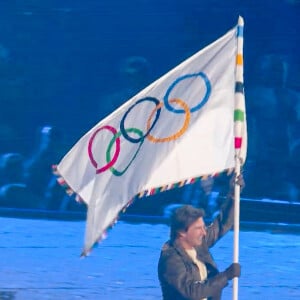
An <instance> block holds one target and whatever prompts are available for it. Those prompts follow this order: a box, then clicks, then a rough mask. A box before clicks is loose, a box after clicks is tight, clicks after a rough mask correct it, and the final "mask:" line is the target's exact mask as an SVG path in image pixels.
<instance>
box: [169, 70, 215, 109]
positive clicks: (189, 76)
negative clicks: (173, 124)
mask: <svg viewBox="0 0 300 300" xmlns="http://www.w3.org/2000/svg"><path fill="white" fill-rule="evenodd" d="M197 76H199V77H201V78H202V79H203V80H204V83H205V85H206V93H205V95H204V97H203V99H202V100H201V101H200V102H199V104H198V105H196V106H194V107H193V108H191V109H190V111H191V112H195V111H196V110H199V109H200V108H201V107H202V106H203V105H204V104H205V103H206V102H207V101H208V98H209V96H210V93H211V84H210V81H209V79H208V78H207V76H206V75H205V74H204V73H202V72H200V73H195V74H187V75H183V76H181V77H178V78H177V79H176V80H175V81H174V82H173V83H172V84H171V85H170V87H169V88H168V90H167V92H166V94H165V96H164V104H165V107H166V108H167V110H169V111H171V112H174V113H180V114H181V113H184V112H185V111H184V110H183V109H176V108H174V107H172V106H171V105H170V104H169V101H168V99H169V95H170V93H171V91H172V89H173V88H174V87H175V85H176V84H178V83H179V82H180V81H182V80H185V79H187V78H192V77H197Z"/></svg>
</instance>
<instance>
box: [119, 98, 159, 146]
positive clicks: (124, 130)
mask: <svg viewBox="0 0 300 300" xmlns="http://www.w3.org/2000/svg"><path fill="white" fill-rule="evenodd" d="M144 101H151V102H154V103H155V105H156V106H158V105H159V100H157V99H156V98H154V97H145V98H142V99H140V100H138V101H137V102H135V103H134V104H133V105H132V106H131V107H130V108H129V109H128V110H127V111H126V113H125V114H124V116H123V118H122V120H121V122H120V131H121V133H122V135H123V137H124V138H125V139H126V140H128V141H129V142H132V143H139V142H141V141H142V140H144V139H145V138H146V137H147V135H148V134H149V133H150V131H151V130H152V129H153V127H154V125H155V124H156V122H157V121H158V118H159V115H160V112H161V108H159V109H157V111H156V116H155V119H154V121H153V123H152V125H151V127H150V128H149V129H148V131H147V132H146V133H145V134H144V135H143V136H141V137H140V138H132V137H130V136H129V135H128V134H127V132H126V129H125V125H124V123H125V118H126V117H127V115H128V114H129V112H130V111H131V110H132V109H133V108H134V107H135V106H136V105H138V104H139V103H141V102H144Z"/></svg>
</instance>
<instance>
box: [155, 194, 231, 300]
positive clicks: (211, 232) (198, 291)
mask: <svg viewBox="0 0 300 300" xmlns="http://www.w3.org/2000/svg"><path fill="white" fill-rule="evenodd" d="M232 225H233V200H231V199H227V200H226V202H225V203H224V205H223V207H222V209H221V211H220V214H219V215H218V216H217V217H216V218H215V219H214V221H213V222H212V223H211V225H209V226H208V227H207V234H206V236H205V239H204V241H203V243H202V245H201V246H200V247H197V248H196V251H197V258H198V259H199V260H200V261H201V262H203V263H204V264H205V265H206V268H207V273H208V274H207V277H208V278H207V280H205V281H201V279H200V274H199V269H198V267H197V265H196V264H195V263H194V262H193V261H192V259H191V258H190V257H189V256H188V254H187V253H186V252H185V250H184V249H183V248H182V247H181V246H180V245H179V243H178V242H177V241H176V240H175V241H168V242H167V243H165V244H164V246H163V248H162V251H161V254H160V259H159V263H158V277H159V281H160V285H161V289H162V294H163V299H164V300H200V299H202V298H208V299H212V300H218V299H221V293H222V289H223V288H224V287H225V286H226V285H227V284H228V279H227V277H226V275H225V274H224V273H222V272H221V273H219V271H218V269H217V265H216V263H215V261H214V260H213V258H212V256H211V254H210V252H209V248H210V247H212V246H213V245H214V244H215V243H216V242H217V241H218V240H219V239H220V238H221V237H222V236H224V234H225V233H227V232H228V231H229V230H230V229H231V227H232Z"/></svg>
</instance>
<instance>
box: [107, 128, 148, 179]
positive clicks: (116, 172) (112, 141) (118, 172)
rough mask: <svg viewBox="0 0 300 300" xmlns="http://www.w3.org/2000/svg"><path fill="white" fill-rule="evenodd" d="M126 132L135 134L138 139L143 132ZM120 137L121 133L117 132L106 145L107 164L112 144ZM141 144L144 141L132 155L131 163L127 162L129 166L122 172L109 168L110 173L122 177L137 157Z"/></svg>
mask: <svg viewBox="0 0 300 300" xmlns="http://www.w3.org/2000/svg"><path fill="white" fill-rule="evenodd" d="M126 131H128V132H134V133H137V134H138V135H139V136H140V137H142V136H143V132H142V131H141V130H139V129H137V128H127V129H126ZM120 135H121V131H119V132H118V133H117V134H115V136H114V137H113V138H112V140H111V141H110V143H109V145H108V148H107V151H106V160H107V163H109V162H110V161H111V157H110V150H111V148H112V145H113V144H114V142H115V141H116V140H117V139H119V137H120ZM143 142H144V139H142V140H141V144H140V145H139V147H138V149H137V150H136V152H135V154H134V155H133V157H132V159H131V161H130V162H129V164H128V165H127V167H126V168H125V169H124V170H123V171H118V170H116V169H115V168H113V167H110V170H111V172H112V173H113V174H114V175H116V176H121V175H123V174H124V173H125V172H126V171H127V169H128V168H129V166H130V165H131V163H132V162H133V161H134V159H135V157H136V156H137V154H138V152H139V151H140V148H141V146H142V144H143Z"/></svg>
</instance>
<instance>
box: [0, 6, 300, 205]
mask: <svg viewBox="0 0 300 300" xmlns="http://www.w3.org/2000/svg"><path fill="white" fill-rule="evenodd" d="M299 12H300V3H299V1H296V0H295V1H291V0H290V1H288V0H286V1H284V0H282V1H280V0H273V1H268V0H262V1H252V0H245V1H236V0H228V1H215V0H204V1H199V0H185V1H178V0H177V1H174V0H173V1H169V0H159V1H158V0H151V1H148V0H128V1H124V0H84V1H83V0H81V1H79V0H52V1H49V0H43V1H42V0H27V1H25V0H14V1H13V0H1V1H0V154H4V153H7V152H18V153H21V154H22V155H23V156H24V157H25V159H27V158H30V157H31V155H32V153H33V152H34V149H35V147H36V140H37V134H38V132H39V130H40V128H42V127H43V126H45V125H51V126H55V127H56V128H58V129H59V131H60V132H61V133H62V135H63V143H64V147H65V149H69V148H71V146H72V145H73V143H74V142H76V141H77V140H78V139H79V138H80V137H81V135H82V134H84V133H85V132H86V131H87V130H89V129H90V128H91V127H92V126H94V125H95V124H96V123H97V122H98V121H99V120H100V119H102V118H103V117H104V116H105V114H106V113H107V111H109V110H110V108H111V109H113V104H111V107H110V103H109V100H105V101H106V102H105V103H104V100H102V99H104V97H105V99H107V95H109V94H110V93H114V92H117V91H118V90H119V89H121V88H124V82H123V81H122V78H121V76H120V66H121V64H122V61H124V60H125V59H126V58H128V57H131V56H142V57H144V58H145V59H146V60H147V62H148V71H149V74H148V75H149V77H148V78H147V80H148V83H150V82H151V81H153V80H155V79H157V78H158V77H159V76H161V75H162V74H164V73H165V72H167V71H168V70H169V69H171V68H173V67H174V66H176V65H177V64H178V63H180V62H181V61H183V60H184V59H186V58H187V57H189V56H190V55H191V54H193V53H195V52H197V51H198V50H200V49H201V48H203V47H204V46H206V45H208V44H209V43H211V42H213V41H214V40H216V39H217V38H219V37H220V36H221V35H223V34H225V33H226V32H227V31H228V30H229V29H231V28H232V27H233V26H235V25H236V23H237V20H238V16H239V15H241V16H243V18H244V20H245V31H244V36H245V42H244V57H245V73H244V77H245V91H246V102H247V117H248V120H249V121H250V122H249V141H250V148H249V162H247V163H248V164H249V167H248V168H247V166H246V171H247V170H250V171H249V172H248V173H250V175H249V182H250V183H251V184H249V185H248V186H249V187H248V195H249V196H255V197H265V196H270V197H273V198H279V197H280V198H284V199H286V200H299V197H298V196H297V195H298V194H297V193H298V191H299V186H298V184H299V179H298V177H299V175H298V174H299V165H297V164H294V159H292V158H291V157H290V155H291V153H290V151H289V150H282V152H281V153H279V155H277V156H276V155H274V156H272V154H270V155H269V161H268V162H267V163H266V164H265V165H264V166H265V169H266V172H268V171H269V172H270V173H271V174H272V173H276V172H280V171H278V170H277V169H276V166H278V165H281V163H280V162H281V159H282V158H283V157H284V159H287V164H285V165H284V166H283V167H282V166H280V170H283V169H284V174H285V175H284V177H281V178H280V179H279V183H281V182H283V181H284V180H286V178H288V177H291V176H292V177H293V178H294V179H293V180H292V182H288V185H287V188H286V189H284V192H283V193H282V194H278V195H277V194H275V195H272V193H271V189H272V187H269V188H267V189H264V190H263V192H261V191H258V192H256V193H255V192H253V191H252V188H251V186H252V187H253V182H255V181H253V177H255V178H256V179H257V180H258V181H261V180H263V179H259V178H258V177H257V176H258V175H259V173H255V172H259V171H257V170H256V169H255V168H254V171H252V170H253V165H256V163H257V161H259V159H258V158H257V152H260V151H265V149H264V146H263V147H260V148H259V149H260V150H257V147H258V146H256V145H255V146H254V148H255V147H256V150H252V148H251V147H252V144H251V143H252V142H251V141H252V140H256V136H259V135H260V134H261V132H263V131H264V130H265V129H264V126H265V125H266V124H262V125H261V126H262V127H259V126H258V127H257V126H256V127H255V126H254V127H252V123H253V120H254V121H256V119H259V117H258V116H259V115H260V114H261V111H263V110H264V109H266V110H268V103H266V104H265V106H264V103H261V102H260V101H258V102H259V103H258V105H253V104H252V103H256V99H255V96H254V97H253V98H254V99H253V98H251V95H252V93H251V89H252V87H253V86H256V85H261V84H265V85H266V86H267V87H269V86H270V87H274V88H280V89H281V93H282V97H281V98H280V100H279V101H282V102H285V98H286V97H287V98H288V100H287V101H286V102H285V103H288V107H287V108H286V107H285V106H286V105H285V104H282V103H280V105H279V107H280V109H279V111H277V115H276V116H275V117H273V119H271V120H270V122H269V123H268V127H271V128H272V130H273V131H274V132H273V133H274V134H273V135H274V137H273V138H271V139H275V140H277V143H278V144H279V145H280V144H286V145H288V146H290V144H292V143H293V141H295V140H297V139H298V138H299V133H297V130H296V129H293V130H292V132H294V133H293V134H294V135H292V137H290V136H289V137H288V140H283V141H280V136H281V135H277V134H276V133H277V132H281V131H282V130H283V131H284V132H285V131H287V132H288V133H289V132H290V127H292V128H299V119H300V113H299V116H298V115H297V111H296V109H295V106H296V102H297V101H298V102H299V93H300V91H299V88H300V80H299V75H300V72H299V47H300V41H299V39H300V37H299ZM270 55H271V56H272V57H275V61H276V59H277V58H278V61H279V64H281V65H280V66H281V67H282V65H283V64H285V66H287V70H288V71H285V79H284V83H282V81H280V83H279V84H278V82H277V80H278V79H277V77H278V76H277V75H278V72H277V71H276V70H275V71H274V68H273V67H271V68H270V70H268V72H267V73H265V75H262V72H261V61H262V60H264V59H263V58H264V57H265V56H270ZM282 62H283V63H282ZM275 64H276V63H275ZM272 68H273V69H272ZM282 72H283V71H282V70H281V71H280V74H282ZM266 78H267V79H268V80H266ZM248 90H249V91H250V92H249V97H247V91H248ZM290 93H292V96H291V97H289V96H287V95H289V94H290ZM101 101H103V103H102V102H101ZM107 101H108V102H107ZM122 102H123V101H120V104H121V103H122ZM102 106H103V110H101V107H102ZM261 106H263V107H261ZM107 107H108V108H107ZM282 107H284V108H282ZM282 112H284V113H282ZM251 120H252V121H251ZM257 122H258V123H259V121H257ZM254 123H255V122H254ZM284 126H286V127H284ZM297 126H298V127H297ZM279 127H280V128H279ZM254 128H255V129H254ZM295 132H296V133H295ZM287 135H288V134H287ZM276 147H277V146H276V145H275V148H276ZM266 151H267V150H266ZM293 155H295V154H293ZM297 157H298V156H297ZM291 161H293V163H291ZM54 163H55V162H54ZM262 164H264V161H263V160H262ZM273 167H274V168H275V169H273ZM282 168H283V169H282ZM270 170H271V171H270ZM253 174H254V175H253ZM251 175H252V177H251ZM260 175H261V174H260ZM251 178H252V179H251ZM251 180H252V181H251ZM289 184H291V185H292V186H293V191H295V193H296V196H293V195H294V194H293V195H292V196H291V195H290V193H292V192H291V190H290V185H289ZM273 187H274V186H273ZM274 188H275V187H274ZM246 192H247V191H246ZM246 195H247V194H246ZM280 195H281V196H280Z"/></svg>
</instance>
